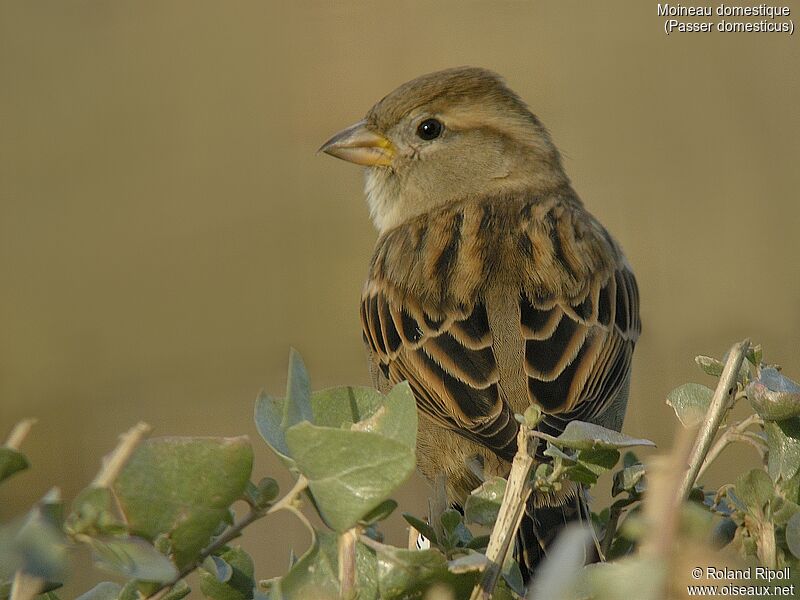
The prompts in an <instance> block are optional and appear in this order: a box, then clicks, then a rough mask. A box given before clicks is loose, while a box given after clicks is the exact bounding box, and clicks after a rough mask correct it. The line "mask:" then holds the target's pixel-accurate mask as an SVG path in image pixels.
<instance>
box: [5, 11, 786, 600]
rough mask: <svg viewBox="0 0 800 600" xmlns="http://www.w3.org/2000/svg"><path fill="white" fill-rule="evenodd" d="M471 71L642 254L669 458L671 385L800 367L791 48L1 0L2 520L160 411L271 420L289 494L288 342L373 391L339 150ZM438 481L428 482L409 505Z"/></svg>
mask: <svg viewBox="0 0 800 600" xmlns="http://www.w3.org/2000/svg"><path fill="white" fill-rule="evenodd" d="M463 64H471V65H481V66H486V67H490V68H492V69H495V70H497V71H498V72H500V73H502V74H503V75H504V76H505V77H506V78H507V80H508V82H509V83H510V85H511V86H512V87H513V88H514V89H516V90H517V91H518V92H519V93H520V94H521V95H522V96H523V97H524V98H525V99H527V100H528V101H529V103H530V105H531V106H532V107H533V109H534V110H535V111H536V112H537V113H538V114H539V115H540V117H541V118H542V119H543V120H544V122H545V123H546V124H547V125H548V126H549V128H550V129H551V131H552V133H553V135H554V137H555V139H556V141H557V142H558V144H559V145H560V147H561V148H562V150H563V151H564V153H565V155H566V165H567V169H568V172H569V173H570V175H571V176H572V178H573V181H574V183H575V186H576V189H577V190H578V192H579V193H580V194H581V195H582V197H583V198H584V200H585V202H586V203H587V205H588V206H589V207H590V208H591V209H592V210H593V211H594V212H595V213H596V214H597V215H598V216H599V217H600V219H601V220H602V221H603V222H604V223H605V224H606V225H607V226H608V227H609V229H610V230H611V231H612V232H613V233H614V235H615V236H616V237H617V238H618V239H619V240H620V241H621V242H622V243H623V245H624V246H625V248H626V250H627V253H628V255H629V257H630V260H631V262H632V263H633V265H634V266H635V268H636V272H637V275H638V278H639V283H640V287H641V295H642V320H643V321H644V328H645V329H644V335H643V337H642V339H641V342H640V345H639V347H638V349H637V354H636V359H635V372H634V383H633V401H632V404H633V406H632V407H631V410H630V411H629V417H628V420H627V422H626V430H627V431H628V432H630V433H631V434H635V435H641V436H646V437H649V438H652V439H654V440H655V441H657V442H658V443H659V444H660V445H661V446H662V447H664V446H669V444H670V440H671V437H672V434H673V431H674V428H675V421H674V419H673V417H672V415H671V414H670V410H669V409H668V407H666V406H665V405H664V402H663V399H664V396H665V394H666V392H667V391H668V390H669V389H671V388H672V387H674V386H676V385H677V384H679V383H682V382H684V381H688V380H696V381H701V382H702V381H707V378H706V377H705V376H703V375H702V374H701V373H699V371H697V370H696V369H695V367H694V366H693V364H692V357H693V356H694V355H695V354H698V353H710V354H716V355H720V354H721V353H722V352H723V351H724V350H725V349H726V348H727V347H728V346H729V345H730V344H731V343H732V342H733V341H735V340H737V339H740V338H743V337H745V336H753V338H754V339H755V340H758V341H761V342H762V343H763V344H764V346H765V348H766V355H767V357H768V358H769V359H772V360H775V361H779V362H782V363H784V364H785V365H787V372H788V373H789V374H790V375H794V376H795V377H800V356H798V348H800V277H798V259H799V258H800V242H798V231H800V202H798V195H797V189H798V184H800V169H799V168H798V162H799V161H798V159H800V153H798V138H800V120H799V119H798V106H800V86H799V85H798V76H799V74H800V52H799V51H798V43H797V38H796V37H794V38H790V37H788V36H786V35H785V34H766V33H765V34H749V35H733V34H717V33H710V34H692V35H683V36H679V35H677V34H676V35H673V36H671V37H666V36H665V35H664V33H663V31H662V21H661V19H659V18H658V17H657V16H656V3H655V2H650V1H642V0H637V1H634V0H631V1H629V2H602V3H601V2H594V3H589V2H579V1H562V2H557V3H556V2H505V3H499V2H498V3H488V2H483V3H481V2H460V1H459V2H455V1H453V2H441V1H440V2H436V3H432V2H423V1H420V2H401V3H398V2H374V1H372V0H370V1H363V2H356V3H352V2H324V1H318V2H297V1H295V2H285V3H284V2H277V0H272V1H269V0H268V1H266V2H265V1H261V2H236V3H222V2H152V1H151V2H88V1H82V2H77V1H76V2H13V1H10V0H5V1H2V2H0V286H2V287H0V290H1V291H0V429H2V431H3V432H6V431H7V430H8V429H10V427H11V425H12V424H13V423H14V422H15V421H16V420H17V419H19V418H22V417H25V416H29V415H32V416H36V417H38V418H39V419H40V422H39V425H38V426H37V427H36V429H35V430H34V432H33V433H32V435H31V437H30V439H29V440H28V441H27V442H26V444H25V446H24V449H25V450H26V451H27V452H28V454H29V456H30V458H31V459H32V461H33V464H34V469H33V470H32V471H29V472H27V473H25V474H22V475H20V476H18V477H17V478H16V480H15V481H13V483H10V484H9V485H6V486H3V488H2V489H0V517H2V518H4V519H5V518H8V517H10V516H11V515H14V514H17V513H18V512H19V511H21V510H22V509H23V507H24V506H26V505H28V504H29V503H30V502H32V501H33V500H34V499H36V498H37V497H39V496H41V495H42V494H43V493H44V492H45V491H46V489H47V488H48V486H50V485H52V484H58V485H59V486H61V488H62V490H63V493H64V495H65V497H66V498H68V499H71V498H72V497H74V494H75V493H76V492H77V491H78V490H79V489H80V487H82V486H83V485H84V484H85V483H86V482H88V481H89V480H90V479H91V477H92V475H93V474H94V472H95V471H96V469H97V467H98V465H99V461H100V457H101V456H102V455H103V454H104V453H105V452H106V451H108V449H110V448H111V447H112V446H113V445H114V443H115V441H116V436H117V434H118V433H119V432H120V431H122V430H124V429H126V428H127V427H129V426H130V425H131V424H133V423H134V422H136V421H137V420H139V419H144V420H146V421H148V422H149V423H151V424H153V425H154V426H155V427H156V432H157V433H158V434H181V435H235V434H241V433H247V434H249V435H251V437H252V438H253V442H254V445H255V447H256V471H257V475H258V476H260V475H263V474H267V473H270V474H278V475H279V478H280V479H281V481H282V482H283V483H284V485H285V483H286V481H287V480H286V477H285V476H284V474H283V470H282V469H281V468H280V467H278V466H277V464H276V462H275V461H274V459H273V458H272V456H271V455H270V453H269V451H268V450H267V449H266V447H264V446H263V445H262V444H261V443H260V440H259V439H258V435H257V433H256V432H255V428H254V426H253V425H252V419H251V414H252V406H253V399H254V398H255V395H256V393H257V392H258V390H259V389H260V388H262V387H265V388H266V389H267V390H268V391H270V392H272V393H280V392H281V391H282V388H283V385H284V378H285V375H284V371H285V365H286V358H287V351H288V347H289V346H290V345H294V346H296V347H297V348H298V349H299V350H300V351H301V352H302V353H303V355H304V356H305V358H306V361H307V363H308V365H309V368H310V371H311V373H312V376H313V383H314V385H315V387H324V386H330V385H334V384H344V383H354V384H364V383H367V381H368V379H367V372H366V366H365V361H364V358H363V355H362V348H361V336H360V331H359V326H358V313H357V301H358V297H359V292H360V286H361V282H362V277H363V275H364V273H365V269H366V265H367V261H368V260H369V256H370V253H371V247H372V244H373V242H374V238H375V234H374V232H373V230H372V228H371V224H370V223H369V220H368V217H367V211H366V207H365V205H364V202H363V200H362V197H361V175H360V173H359V171H358V169H357V168H355V167H353V166H351V165H347V164H345V163H343V162H340V161H336V160H334V159H331V158H329V157H326V156H316V155H315V151H316V149H317V147H318V146H319V145H320V143H321V142H322V141H324V140H325V139H326V138H327V137H328V136H329V135H330V134H332V133H334V132H335V131H337V130H338V129H340V128H341V127H343V126H345V125H348V124H350V123H351V122H353V121H355V120H357V119H358V118H360V117H361V115H362V114H363V113H364V112H365V111H366V110H367V108H369V106H370V105H371V104H372V103H373V102H374V101H376V100H377V99H379V98H380V97H381V96H382V95H383V94H385V93H387V92H388V91H390V90H391V89H392V88H393V87H394V86H396V85H397V84H399V83H401V82H403V81H405V80H407V79H410V78H412V77H414V76H416V75H419V74H422V73H424V72H428V71H431V70H435V69H439V68H443V67H447V66H454V65H463ZM2 435H5V433H0V436H2ZM745 457H746V459H747V460H751V456H750V454H748V453H747V451H742V453H741V454H739V455H735V454H734V455H732V456H729V457H728V459H727V460H725V461H723V464H722V465H721V466H720V468H719V469H717V470H716V471H715V472H714V473H712V475H711V477H710V481H711V482H712V483H720V482H721V481H722V480H723V478H724V477H726V476H728V475H729V474H730V473H731V472H732V471H731V469H733V468H740V467H741V465H742V464H743V463H742V460H743V458H745ZM425 493H426V492H425V488H424V486H423V485H422V484H421V483H420V482H419V481H418V480H417V481H413V482H412V483H411V484H409V485H408V486H406V487H405V488H404V490H403V492H402V493H401V494H399V496H400V498H401V501H402V507H403V508H404V509H405V510H410V511H414V512H417V513H421V512H422V511H423V507H424V505H425ZM400 529H401V525H400V524H399V522H398V521H394V525H393V526H392V531H393V532H394V533H393V535H394V536H395V537H394V538H393V540H394V541H395V542H398V541H399V540H400V534H399V531H400ZM276 535H279V536H281V537H282V538H283V537H284V536H285V539H276V537H275V536H276ZM287 540H288V541H287ZM244 543H245V546H246V547H247V548H248V549H250V550H251V551H252V552H253V554H254V556H255V558H256V561H257V564H258V575H259V576H261V577H264V578H266V577H269V576H273V575H277V574H279V573H281V572H282V571H283V570H284V569H285V567H286V564H287V560H288V556H287V554H288V548H289V545H290V544H291V545H292V546H294V548H295V550H297V551H301V550H302V549H303V548H304V547H305V545H306V544H307V539H306V537H305V535H304V533H303V531H302V529H301V528H300V527H299V525H297V523H296V522H295V521H294V520H293V519H292V518H291V517H282V516H281V517H276V518H275V520H274V521H273V523H272V524H271V523H269V522H261V523H259V524H257V525H255V526H253V527H252V531H251V533H249V534H248V536H247V537H246V538H245V540H244ZM90 580H91V578H90V576H88V575H84V576H81V577H79V578H77V579H76V582H75V583H74V584H73V585H72V586H71V587H69V588H67V592H66V593H65V594H64V596H65V597H70V596H71V595H72V594H74V593H75V591H76V590H77V589H80V587H81V586H85V585H87V582H88V581H90ZM83 589H85V587H84V588H83Z"/></svg>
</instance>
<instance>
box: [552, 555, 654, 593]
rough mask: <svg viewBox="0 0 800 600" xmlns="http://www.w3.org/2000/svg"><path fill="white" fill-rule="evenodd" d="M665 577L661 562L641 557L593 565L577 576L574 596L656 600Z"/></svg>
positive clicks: (636, 556)
mask: <svg viewBox="0 0 800 600" xmlns="http://www.w3.org/2000/svg"><path fill="white" fill-rule="evenodd" d="M666 575H667V573H666V565H665V564H664V561H661V560H658V559H654V558H650V557H645V556H639V555H635V556H631V557H625V558H622V559H619V560H616V561H614V562H607V563H595V564H592V565H588V566H587V567H585V568H584V570H583V572H582V573H581V577H580V580H579V581H578V585H577V587H578V590H577V596H576V597H579V598H586V597H591V598H593V599H596V600H611V599H616V598H635V599H636V600H660V599H661V598H663V596H664V581H665V578H666ZM537 597H538V596H537Z"/></svg>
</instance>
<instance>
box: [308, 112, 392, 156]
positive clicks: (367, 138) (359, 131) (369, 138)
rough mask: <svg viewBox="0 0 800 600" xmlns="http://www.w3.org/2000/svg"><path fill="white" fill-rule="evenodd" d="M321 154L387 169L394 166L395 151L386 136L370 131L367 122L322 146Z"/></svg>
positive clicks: (352, 127)
mask: <svg viewBox="0 0 800 600" xmlns="http://www.w3.org/2000/svg"><path fill="white" fill-rule="evenodd" d="M319 152H325V153H326V154H330V155H331V156H335V157H336V158H341V159H342V160H347V161H350V162H351V163H355V164H357V165H364V166H367V167H376V166H381V167H386V166H388V165H390V164H392V158H393V157H394V152H395V149H394V146H393V145H392V142H390V141H389V140H388V139H386V138H385V137H384V136H382V135H381V134H379V133H376V132H374V131H372V130H370V129H368V128H367V124H366V121H359V122H358V123H356V124H355V125H351V126H350V127H348V128H347V129H345V130H343V131H340V132H339V133H337V134H336V135H334V136H333V137H332V138H331V139H329V140H328V141H327V142H325V143H324V144H322V147H321V148H320V149H319Z"/></svg>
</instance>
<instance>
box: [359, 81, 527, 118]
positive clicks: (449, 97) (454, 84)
mask: <svg viewBox="0 0 800 600" xmlns="http://www.w3.org/2000/svg"><path fill="white" fill-rule="evenodd" d="M453 104H470V105H473V106H476V107H480V106H483V107H485V108H486V109H494V110H498V109H499V110H503V111H510V112H511V113H512V114H513V113H516V114H517V115H523V116H525V117H528V118H530V119H533V120H535V117H534V116H533V115H532V114H531V113H530V111H529V110H528V107H527V105H526V104H525V103H524V102H523V101H522V99H520V97H519V96H517V94H515V93H514V92H513V91H512V90H510V89H509V88H508V87H507V86H506V84H505V82H504V81H503V78H502V77H500V76H499V75H498V74H497V73H495V72H493V71H490V70H489V69H483V68H479V67H454V68H450V69H444V70H442V71H435V72H433V73H428V74H426V75H422V76H420V77H417V78H416V79H412V80H411V81H408V82H406V83H404V84H402V85H401V86H399V87H398V88H396V89H395V90H394V91H392V92H390V93H389V94H387V95H386V96H384V97H383V98H382V99H381V100H380V101H378V102H377V103H376V104H375V105H374V106H373V107H372V108H371V109H370V111H369V112H368V113H367V117H366V120H367V122H368V123H369V124H370V125H371V126H373V127H374V128H376V129H377V130H379V131H387V130H389V129H390V128H391V127H392V126H393V125H394V124H395V123H397V122H398V121H400V120H401V119H402V118H403V117H404V116H406V115H407V114H409V113H410V112H412V111H413V110H414V109H416V108H419V107H422V106H431V105H441V106H451V105H453Z"/></svg>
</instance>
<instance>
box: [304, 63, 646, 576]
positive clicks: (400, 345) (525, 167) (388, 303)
mask: <svg viewBox="0 0 800 600" xmlns="http://www.w3.org/2000/svg"><path fill="white" fill-rule="evenodd" d="M320 150H321V151H323V152H326V153H328V154H330V155H332V156H336V157H338V158H342V159H344V160H347V161H350V162H353V163H356V164H358V165H363V166H365V167H366V197H367V204H368V205H369V210H370V214H371V217H372V220H373V222H374V223H375V226H376V227H377V229H378V232H379V238H378V242H377V246H376V248H375V253H374V255H373V258H372V263H371V265H370V269H369V276H368V278H367V281H366V284H365V286H364V290H363V294H362V301H361V323H362V326H363V332H364V340H365V342H366V345H367V349H368V353H369V358H370V364H371V367H372V372H373V378H374V380H375V383H376V385H377V387H378V388H379V389H381V390H383V391H385V390H387V389H389V388H390V387H391V386H392V385H393V384H396V383H398V382H400V381H408V383H409V385H410V386H411V389H412V390H413V393H414V396H415V397H416V401H417V407H418V409H419V412H420V415H421V419H420V423H419V434H418V442H417V446H418V448H417V450H418V465H419V469H420V471H421V472H422V473H423V474H424V475H425V476H426V477H427V478H428V479H429V480H433V479H435V478H436V477H437V476H441V475H444V476H446V482H447V485H446V487H447V492H448V498H449V500H450V501H451V502H453V503H456V504H461V503H463V502H464V500H465V499H466V497H467V496H468V495H469V493H470V491H471V490H473V489H474V488H475V487H477V486H478V485H480V483H481V481H480V472H479V470H478V469H476V468H475V465H476V464H480V465H481V466H482V470H483V473H484V474H485V475H494V474H496V475H500V476H505V475H507V473H508V471H509V469H510V461H511V460H512V458H513V456H514V453H515V451H516V435H517V431H518V423H517V421H516V420H515V418H514V414H515V413H523V412H524V411H525V409H526V408H528V407H529V406H530V405H531V404H536V405H538V406H539V407H541V409H542V411H543V412H544V413H545V416H544V418H543V420H542V421H541V423H540V425H539V429H540V430H541V431H543V432H546V433H548V434H551V435H558V434H559V433H560V432H561V431H563V429H564V427H565V425H566V424H567V423H568V422H569V421H570V420H573V419H580V420H583V421H590V422H594V423H597V424H600V425H602V426H604V427H608V428H611V429H615V430H619V429H620V428H621V426H622V420H623V417H624V413H625V406H626V403H627V397H628V386H629V381H630V368H631V355H632V354H633V348H634V345H635V343H636V340H637V338H638V336H639V332H640V330H641V324H640V320H639V294H638V291H637V286H636V280H635V278H634V276H633V272H632V270H631V267H630V265H629V264H628V261H627V260H626V259H625V256H624V255H623V253H622V250H621V249H620V246H619V244H617V242H616V241H615V240H614V239H613V238H612V237H611V236H610V235H609V233H608V232H607V231H606V230H605V228H604V227H603V226H602V225H601V224H600V223H599V222H598V221H597V220H596V219H595V218H594V217H593V216H592V215H591V214H590V213H589V212H588V211H587V210H586V209H585V208H584V206H583V203H582V202H581V200H580V199H579V198H578V196H577V194H576V193H575V191H574V190H573V189H572V187H571V185H570V181H569V178H568V177H567V175H566V174H565V173H564V169H563V166H562V163H561V157H560V154H559V152H558V149H557V148H556V147H555V145H554V144H553V142H552V140H551V138H550V135H549V134H548V132H547V130H546V129H545V128H544V127H543V126H542V124H541V122H540V121H539V119H538V118H537V117H536V116H535V115H534V114H532V113H531V112H530V110H529V109H528V107H527V106H526V105H525V103H524V102H523V101H522V100H521V99H520V98H519V97H518V96H517V95H516V94H515V93H514V92H512V91H511V90H510V89H509V88H508V87H506V85H505V83H504V82H503V80H502V79H501V78H500V77H499V76H497V75H496V74H495V73H492V72H490V71H487V70H484V69H478V68H468V67H463V68H455V69H448V70H444V71H439V72H436V73H431V74H428V75H423V76H422V77H419V78H417V79H414V80H413V81H410V82H408V83H405V84H403V85H401V86H400V87H399V88H397V89H396V90H394V91H393V92H391V93H390V94H389V95H388V96H386V97H385V98H383V99H382V100H381V101H379V102H378V103H377V104H375V106H373V107H372V108H371V109H370V111H369V112H368V113H367V116H366V118H365V119H364V120H362V121H359V122H358V123H356V124H355V125H353V126H352V127H349V128H347V129H345V130H344V131H342V132H340V133H338V134H337V135H335V136H333V137H332V138H331V139H330V140H328V141H327V142H326V143H325V144H324V145H323V146H322V148H321V149H320ZM540 458H541V456H540ZM476 471H477V472H476ZM575 492H576V490H575V488H574V487H573V488H568V489H567V490H566V491H565V492H564V493H561V494H557V495H552V494H551V495H542V494H538V495H535V496H534V497H533V499H532V502H531V503H530V506H529V512H531V513H532V514H531V515H530V520H529V521H528V522H527V523H523V526H522V528H521V530H520V535H521V536H522V540H521V547H519V548H518V558H520V560H521V566H522V567H523V570H527V569H530V568H532V567H533V566H534V565H535V563H536V562H537V561H538V560H539V558H540V557H541V555H542V553H543V550H544V548H545V547H546V546H547V544H548V543H549V542H550V540H551V539H552V538H553V536H554V534H555V532H556V531H557V530H558V529H560V527H561V526H563V523H564V522H566V521H568V520H570V519H573V518H577V517H578V516H579V515H580V505H581V503H580V502H579V501H578V498H577V496H578V495H577V494H576V493H575ZM518 543H519V542H518Z"/></svg>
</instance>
